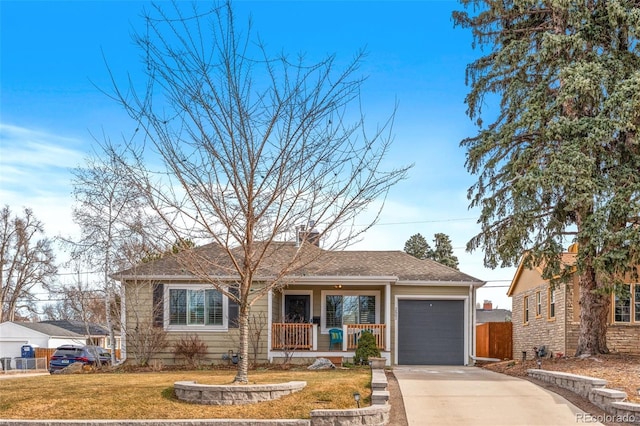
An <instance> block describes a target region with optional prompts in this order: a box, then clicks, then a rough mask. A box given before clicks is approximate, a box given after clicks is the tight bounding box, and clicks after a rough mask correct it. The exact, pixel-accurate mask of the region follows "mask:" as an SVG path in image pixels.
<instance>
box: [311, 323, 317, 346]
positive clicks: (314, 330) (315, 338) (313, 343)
mask: <svg viewBox="0 0 640 426" xmlns="http://www.w3.org/2000/svg"><path fill="white" fill-rule="evenodd" d="M312 333H313V335H312V336H311V337H312V339H313V340H312V347H311V349H312V350H313V351H314V352H315V351H317V350H318V324H313V328H312Z"/></svg>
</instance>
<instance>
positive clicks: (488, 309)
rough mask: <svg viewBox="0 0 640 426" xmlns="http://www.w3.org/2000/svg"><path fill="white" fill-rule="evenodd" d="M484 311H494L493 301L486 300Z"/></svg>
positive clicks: (483, 306)
mask: <svg viewBox="0 0 640 426" xmlns="http://www.w3.org/2000/svg"><path fill="white" fill-rule="evenodd" d="M482 309H483V310H485V311H490V310H492V309H493V303H491V300H485V301H484V305H482Z"/></svg>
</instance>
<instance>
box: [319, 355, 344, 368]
mask: <svg viewBox="0 0 640 426" xmlns="http://www.w3.org/2000/svg"><path fill="white" fill-rule="evenodd" d="M323 358H326V359H328V360H329V361H331V362H332V363H333V365H335V366H336V367H342V357H341V356H325V357H323Z"/></svg>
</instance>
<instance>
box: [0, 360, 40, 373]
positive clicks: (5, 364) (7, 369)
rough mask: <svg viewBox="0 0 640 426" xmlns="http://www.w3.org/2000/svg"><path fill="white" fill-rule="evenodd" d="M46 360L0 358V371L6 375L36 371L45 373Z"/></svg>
mask: <svg viewBox="0 0 640 426" xmlns="http://www.w3.org/2000/svg"><path fill="white" fill-rule="evenodd" d="M47 368H48V366H47V359H46V358H10V357H3V358H0V371H1V372H2V373H4V374H7V373H33V372H36V371H38V370H40V371H46V370H47Z"/></svg>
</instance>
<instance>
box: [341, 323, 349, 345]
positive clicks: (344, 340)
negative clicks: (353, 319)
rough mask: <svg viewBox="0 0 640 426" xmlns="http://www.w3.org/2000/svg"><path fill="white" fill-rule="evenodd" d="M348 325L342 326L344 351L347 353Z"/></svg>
mask: <svg viewBox="0 0 640 426" xmlns="http://www.w3.org/2000/svg"><path fill="white" fill-rule="evenodd" d="M348 328H349V327H347V324H342V350H343V351H344V352H346V351H347V342H348V341H349V335H347V330H348Z"/></svg>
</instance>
